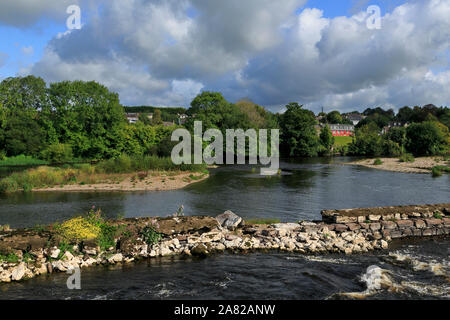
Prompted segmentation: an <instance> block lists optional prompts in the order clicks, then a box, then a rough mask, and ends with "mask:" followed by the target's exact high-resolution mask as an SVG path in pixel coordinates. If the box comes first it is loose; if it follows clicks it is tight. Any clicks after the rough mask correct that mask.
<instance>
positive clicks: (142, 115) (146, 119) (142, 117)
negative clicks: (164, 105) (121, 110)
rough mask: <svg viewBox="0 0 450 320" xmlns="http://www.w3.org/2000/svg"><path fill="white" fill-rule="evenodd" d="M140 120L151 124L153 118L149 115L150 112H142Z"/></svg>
mask: <svg viewBox="0 0 450 320" xmlns="http://www.w3.org/2000/svg"><path fill="white" fill-rule="evenodd" d="M138 120H139V121H140V122H142V123H143V124H145V125H151V124H152V120H150V118H149V117H148V113H141V114H140V115H139V117H138Z"/></svg>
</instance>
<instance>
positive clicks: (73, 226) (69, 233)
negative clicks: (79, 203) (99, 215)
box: [57, 217, 101, 242]
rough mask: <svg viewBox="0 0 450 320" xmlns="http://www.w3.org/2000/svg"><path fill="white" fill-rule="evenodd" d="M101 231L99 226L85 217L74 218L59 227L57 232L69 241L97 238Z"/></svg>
mask: <svg viewBox="0 0 450 320" xmlns="http://www.w3.org/2000/svg"><path fill="white" fill-rule="evenodd" d="M100 232H101V229H100V227H99V226H97V225H95V224H93V223H91V222H90V221H89V220H88V219H86V218H83V217H77V218H73V219H71V220H68V221H66V222H63V223H62V224H61V225H60V226H58V227H57V234H58V235H60V236H61V237H63V238H64V239H66V240H67V241H69V242H78V241H83V240H92V239H96V238H98V237H99V235H100Z"/></svg>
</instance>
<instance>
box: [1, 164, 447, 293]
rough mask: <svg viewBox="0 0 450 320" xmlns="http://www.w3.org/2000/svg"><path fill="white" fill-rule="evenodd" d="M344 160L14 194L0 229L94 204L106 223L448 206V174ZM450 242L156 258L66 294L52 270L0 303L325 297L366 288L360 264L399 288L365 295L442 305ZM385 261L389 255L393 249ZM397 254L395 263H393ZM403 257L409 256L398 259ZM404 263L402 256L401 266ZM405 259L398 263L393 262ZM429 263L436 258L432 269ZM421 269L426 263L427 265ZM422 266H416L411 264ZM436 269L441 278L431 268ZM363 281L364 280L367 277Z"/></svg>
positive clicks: (102, 271) (100, 272) (94, 277)
mask: <svg viewBox="0 0 450 320" xmlns="http://www.w3.org/2000/svg"><path fill="white" fill-rule="evenodd" d="M350 160H351V159H350V158H334V159H324V158H322V159H308V160H292V161H282V162H281V163H280V166H281V168H282V169H283V174H282V175H281V176H276V177H270V178H267V177H262V176H260V175H258V170H254V168H252V167H251V166H232V167H222V168H217V169H212V170H211V177H210V178H209V179H207V180H205V181H202V182H199V183H195V184H193V185H190V186H188V187H187V188H184V189H182V190H175V191H165V192H143V193H126V192H114V193H103V192H98V193H96V192H88V193H65V192H47V193H17V194H11V195H3V196H1V197H0V224H9V225H10V226H11V227H13V228H17V227H29V226H33V225H37V224H48V223H52V222H55V221H62V220H65V219H67V218H70V217H73V216H75V215H78V214H80V213H83V212H86V211H87V210H88V209H89V208H91V207H92V206H93V205H94V206H96V207H97V208H101V209H102V210H103V212H104V213H105V214H106V215H107V216H109V217H111V218H113V217H116V216H117V215H123V216H125V217H142V216H167V215H169V214H172V213H174V212H175V211H176V210H177V209H178V207H179V206H180V205H184V208H185V209H184V212H185V214H186V215H213V216H215V215H218V214H220V213H222V212H223V211H225V210H232V211H234V212H235V213H237V214H239V215H240V216H242V217H244V218H256V217H267V218H278V219H280V220H282V221H291V222H292V221H297V220H301V219H311V220H314V219H320V210H322V209H343V208H356V207H372V206H389V205H407V204H426V203H443V202H448V199H449V194H450V184H449V179H450V178H449V176H448V175H444V176H442V177H439V178H432V177H431V174H430V175H423V174H408V173H395V172H388V171H380V170H374V169H369V168H364V167H358V166H349V165H344V164H343V162H346V161H350ZM449 249H450V243H449V241H448V240H439V242H438V243H436V241H434V240H431V241H425V242H420V243H414V244H403V245H402V246H400V247H398V248H397V250H396V251H393V252H394V257H392V256H390V255H389V253H388V252H382V253H376V254H366V255H355V256H342V255H330V256H321V257H304V256H300V255H294V254H279V253H270V254H250V255H243V256H239V255H228V254H226V255H219V256H214V257H210V258H208V259H205V260H197V259H157V260H149V261H145V262H140V263H137V264H131V265H126V266H120V267H117V266H116V267H108V268H103V267H101V268H100V267H98V268H97V267H96V268H92V269H89V270H83V272H82V290H81V291H69V290H68V289H67V288H66V286H65V281H66V279H67V275H65V274H56V275H51V276H48V277H38V278H36V279H32V280H29V281H25V282H22V283H14V284H3V285H0V298H5V299H14V298H24V299H29V298H40V299H72V298H74V299H77V298H81V299H209V298H211V299H266V298H273V299H326V298H343V296H341V295H337V294H338V293H340V292H341V293H342V292H359V291H364V290H365V288H366V287H367V285H368V284H369V285H370V279H369V280H367V278H368V275H367V268H368V267H369V266H371V265H377V266H380V267H381V268H383V269H386V270H389V271H390V272H391V274H392V279H393V281H394V283H397V284H398V285H400V284H401V285H402V286H403V289H402V290H398V291H397V292H390V290H382V291H380V292H378V293H376V294H374V295H369V296H368V298H390V299H405V298H413V299H422V298H423V299H434V298H439V299H448V298H449V297H450V291H449V290H450V289H449V277H450V276H449V272H450V265H449V263H450V262H449V260H448V256H449ZM391 255H392V252H391ZM399 257H400V258H399ZM405 257H406V258H405ZM402 259H403V260H402ZM400 260H402V261H400ZM430 261H431V262H432V261H434V262H432V263H431V265H430ZM424 263H425V264H424ZM418 266H419V267H418ZM437 269H439V270H441V272H436V270H437ZM369 278H370V277H369Z"/></svg>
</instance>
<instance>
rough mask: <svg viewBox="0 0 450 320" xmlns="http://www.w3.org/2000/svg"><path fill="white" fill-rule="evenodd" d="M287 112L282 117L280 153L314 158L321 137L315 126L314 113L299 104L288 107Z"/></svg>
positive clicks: (291, 104)
mask: <svg viewBox="0 0 450 320" xmlns="http://www.w3.org/2000/svg"><path fill="white" fill-rule="evenodd" d="M286 109H287V110H286V112H285V113H283V114H282V115H281V116H280V129H281V145H280V151H281V152H282V153H283V154H284V155H287V156H291V157H314V156H317V154H318V150H319V137H318V136H317V132H316V129H315V128H314V125H315V124H316V119H315V116H314V113H313V112H312V111H309V110H305V109H303V106H302V105H299V104H298V103H290V104H288V105H287V106H286Z"/></svg>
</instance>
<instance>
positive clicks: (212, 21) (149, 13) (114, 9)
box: [0, 0, 450, 111]
mask: <svg viewBox="0 0 450 320" xmlns="http://www.w3.org/2000/svg"><path fill="white" fill-rule="evenodd" d="M41 1H43V0H41ZM305 2H306V1H304V0H283V1H282V3H280V1H276V2H275V1H271V0H246V1H240V0H239V1H238V0H228V1H220V2H218V1H209V0H167V1H159V0H147V1H144V0H120V1H119V0H112V1H110V2H108V5H107V6H104V8H103V10H102V11H100V12H99V13H97V14H95V15H93V16H92V17H91V19H90V20H89V22H88V23H86V24H85V25H84V26H83V29H81V30H74V31H72V32H70V33H65V34H61V35H59V36H58V37H55V38H54V39H53V40H52V41H51V42H50V43H49V44H48V47H47V50H46V52H45V54H44V57H43V58H42V60H41V61H39V62H38V63H36V64H35V65H34V66H33V67H32V68H31V69H30V71H29V72H31V73H34V74H36V75H39V76H43V77H44V78H46V79H48V80H52V81H58V80H64V79H83V80H97V81H99V82H102V83H104V84H106V85H107V86H108V87H110V88H111V89H112V90H116V91H118V92H119V93H120V97H121V100H122V101H123V102H124V103H127V104H152V105H158V104H161V105H170V106H174V105H177V104H183V105H185V106H187V105H188V104H189V101H190V99H192V97H193V96H194V95H195V94H197V93H198V92H199V91H200V90H201V89H206V90H219V91H222V92H224V94H225V96H226V97H227V98H228V99H230V100H237V99H239V98H242V97H250V98H252V99H254V100H256V102H257V103H259V104H262V105H270V106H274V107H276V106H281V105H284V104H286V103H288V102H291V101H298V102H300V103H304V104H308V105H309V106H311V107H316V108H319V107H321V106H322V105H323V106H325V107H327V106H330V107H333V108H338V109H341V110H343V111H344V110H354V109H361V108H365V107H369V106H393V107H401V106H403V105H406V104H411V105H413V104H426V103H434V104H444V105H445V104H449V102H450V96H449V93H447V92H448V90H447V89H446V88H448V86H449V85H450V77H449V75H448V72H449V71H448V68H449V66H448V56H449V50H450V20H449V19H448V17H449V16H450V2H449V1H448V0H430V1H419V0H417V1H415V0H413V1H410V2H409V3H406V4H404V5H401V6H399V7H397V8H395V10H393V11H392V13H390V14H386V15H385V16H383V19H382V29H381V30H369V29H368V28H367V26H366V22H365V20H364V17H365V16H366V13H364V12H356V13H355V16H353V17H337V18H333V19H330V18H325V17H324V16H323V12H322V11H320V10H318V9H305V10H303V11H302V12H301V13H300V14H299V15H298V16H297V15H296V14H295V12H296V10H297V9H298V8H300V7H301V6H302V5H303V4H304V3H305ZM192 10H195V12H196V14H195V15H190V14H189V12H190V11H192ZM0 20H1V16H0ZM432 70H433V72H432Z"/></svg>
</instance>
